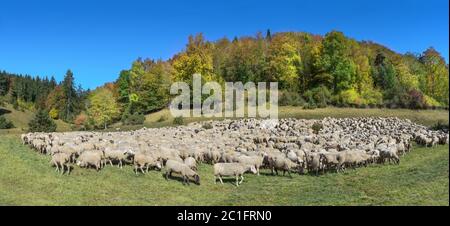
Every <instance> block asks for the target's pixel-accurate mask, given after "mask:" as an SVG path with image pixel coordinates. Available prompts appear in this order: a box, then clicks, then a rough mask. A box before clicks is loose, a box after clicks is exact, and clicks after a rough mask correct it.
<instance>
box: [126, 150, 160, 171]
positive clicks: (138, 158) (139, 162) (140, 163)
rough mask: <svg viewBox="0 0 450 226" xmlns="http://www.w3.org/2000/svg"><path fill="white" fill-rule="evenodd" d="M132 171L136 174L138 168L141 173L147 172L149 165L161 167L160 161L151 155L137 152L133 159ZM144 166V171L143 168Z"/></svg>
mask: <svg viewBox="0 0 450 226" xmlns="http://www.w3.org/2000/svg"><path fill="white" fill-rule="evenodd" d="M133 165H134V172H135V173H136V174H137V172H138V169H140V170H141V172H142V173H145V172H146V173H148V170H149V168H150V167H155V168H157V169H159V170H160V169H161V168H162V166H161V163H160V162H159V161H158V160H157V159H155V158H154V157H153V156H151V155H148V154H143V153H137V154H136V155H135V156H134V159H133ZM144 167H145V168H146V170H145V172H144V170H143V168H144Z"/></svg>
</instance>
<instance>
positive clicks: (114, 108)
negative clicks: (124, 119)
mask: <svg viewBox="0 0 450 226" xmlns="http://www.w3.org/2000/svg"><path fill="white" fill-rule="evenodd" d="M88 100H89V107H88V109H87V114H88V116H89V118H90V119H91V120H92V122H93V123H94V126H95V127H97V128H101V127H103V128H105V129H106V128H107V126H108V124H110V123H112V122H113V120H114V119H116V118H117V117H118V116H119V114H120V109H119V105H118V103H117V101H116V99H115V98H114V95H113V93H112V92H111V91H110V90H109V89H107V88H104V87H102V88H98V89H97V90H95V91H93V92H92V93H91V94H90V95H89V97H88Z"/></svg>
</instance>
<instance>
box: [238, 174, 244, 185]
mask: <svg viewBox="0 0 450 226" xmlns="http://www.w3.org/2000/svg"><path fill="white" fill-rule="evenodd" d="M243 181H244V175H241V181H240V182H239V184H242V182H243Z"/></svg>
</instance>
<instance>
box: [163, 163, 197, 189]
mask: <svg viewBox="0 0 450 226" xmlns="http://www.w3.org/2000/svg"><path fill="white" fill-rule="evenodd" d="M165 171H166V180H168V179H169V176H172V173H178V174H181V176H182V177H183V185H184V184H185V183H187V184H188V185H189V177H192V178H194V180H195V183H196V184H197V185H200V176H199V175H198V174H197V173H196V172H195V171H194V170H192V169H191V168H189V166H187V165H186V164H184V163H180V162H177V161H175V160H171V159H169V160H167V162H166V166H165Z"/></svg>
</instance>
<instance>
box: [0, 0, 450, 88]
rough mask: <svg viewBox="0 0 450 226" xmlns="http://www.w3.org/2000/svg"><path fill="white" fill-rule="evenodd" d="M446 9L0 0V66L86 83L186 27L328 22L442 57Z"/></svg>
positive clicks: (425, 5)
mask: <svg viewBox="0 0 450 226" xmlns="http://www.w3.org/2000/svg"><path fill="white" fill-rule="evenodd" d="M448 8H449V2H448V0H422V1H419V0H376V1H368V0H367V1H365V0H338V1H336V0H328V1H325V0H302V1H300V0H297V1H294V0H292V1H288V0H286V1H284V0H278V1H263V0H259V1H257V0H228V1H223V0H216V1H213V0H210V1H199V0H194V1H170V0H169V1H134V0H126V1H125V0H123V1H114V0H109V1H100V0H97V1H93V0H92V1H84V0H77V1H75V0H72V1H69V0H65V1H64V0H60V1H48V0H41V1H39V0H35V1H24V0H1V1H0V69H1V70H7V71H9V72H14V73H24V74H25V73H26V74H31V75H41V76H42V75H48V76H50V75H54V76H55V77H56V78H57V80H58V81H60V80H61V79H62V77H63V75H64V73H65V71H66V70H67V69H68V68H70V69H72V71H73V72H74V75H75V78H76V82H77V83H81V84H82V86H83V87H84V88H95V87H96V86H99V85H102V84H103V83H104V82H108V81H113V80H115V79H116V78H117V76H118V74H119V72H120V70H122V69H127V68H129V67H130V64H131V62H132V61H133V60H135V59H137V58H138V57H142V58H155V59H158V58H162V59H167V58H169V57H171V56H172V55H173V54H175V53H177V52H179V51H180V50H182V49H183V48H184V46H185V44H186V42H187V37H188V35H190V34H195V33H199V32H203V33H204V35H205V36H206V38H207V39H209V40H216V39H219V38H221V37H225V36H226V37H229V38H233V37H234V36H242V35H254V34H256V33H257V32H258V31H262V32H265V31H266V29H268V28H270V29H271V31H272V33H273V32H278V31H306V32H311V33H315V34H325V33H326V32H328V31H330V30H333V29H337V30H340V31H343V32H344V33H345V34H346V35H347V36H350V37H353V38H356V39H357V40H373V41H375V42H377V43H380V44H383V45H386V46H388V47H389V48H391V49H393V50H395V51H398V52H401V53H404V52H407V51H410V52H417V53H418V52H422V51H423V50H425V49H426V48H427V47H429V46H433V47H435V48H436V49H437V50H438V51H439V52H441V53H442V55H443V56H444V57H445V58H446V60H447V62H448V59H449V53H448V49H449V47H448V42H449V32H448V26H449V13H448Z"/></svg>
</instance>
